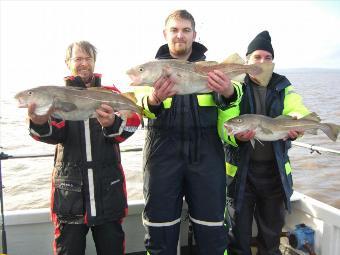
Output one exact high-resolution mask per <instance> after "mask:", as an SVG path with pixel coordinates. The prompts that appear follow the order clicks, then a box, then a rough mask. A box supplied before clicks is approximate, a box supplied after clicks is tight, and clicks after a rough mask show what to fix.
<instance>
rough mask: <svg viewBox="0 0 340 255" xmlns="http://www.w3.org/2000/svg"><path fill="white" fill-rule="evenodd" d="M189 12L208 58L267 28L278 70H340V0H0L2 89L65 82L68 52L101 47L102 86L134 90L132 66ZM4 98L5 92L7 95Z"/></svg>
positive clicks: (243, 45) (241, 45)
mask: <svg viewBox="0 0 340 255" xmlns="http://www.w3.org/2000/svg"><path fill="white" fill-rule="evenodd" d="M176 9H187V10H188V11H189V12H190V13H192V14H193V16H194V18H195V21H196V30H197V38H196V41H198V42H200V43H202V44H204V45H205V46H207V48H208V49H209V50H208V52H207V60H215V61H222V60H224V59H225V58H227V56H228V55H230V54H232V53H234V52H237V53H238V54H240V56H242V57H244V55H245V52H246V49H247V46H248V44H249V42H250V41H251V40H252V39H253V38H254V37H255V36H256V35H257V34H258V33H259V32H261V31H263V30H268V31H269V32H270V35H271V37H272V44H273V47H274V51H275V59H274V62H275V64H276V67H275V68H277V69H278V68H337V69H340V32H339V28H340V1H129V0H126V1H13V0H11V1H4V0H0V40H1V41H0V50H1V51H0V68H1V69H0V86H1V87H0V89H1V91H0V92H1V95H5V94H6V91H8V90H11V91H13V90H17V91H19V90H21V89H27V88H31V87H35V86H39V85H63V77H64V76H67V75H68V74H69V72H68V69H67V68H66V65H65V63H64V58H65V50H66V48H67V46H68V45H69V44H70V43H71V42H73V41H79V40H87V41H89V42H91V43H92V44H93V45H95V46H96V47H97V49H98V56H97V63H96V70H95V71H96V72H98V73H102V74H103V79H102V81H103V84H105V85H110V84H112V83H114V84H115V85H116V86H117V87H119V88H120V89H121V90H123V91H127V90H131V87H129V86H128V83H129V82H130V80H129V78H128V77H127V75H126V74H125V72H126V70H127V69H129V68H130V67H132V66H135V65H138V64H141V63H144V62H147V61H149V60H151V59H153V58H154V56H155V53H156V51H157V50H158V48H159V46H160V45H162V44H164V43H165V40H164V38H163V34H162V30H163V28H164V20H165V18H166V17H167V15H168V14H169V13H171V12H172V11H174V10H176ZM1 95H0V97H1Z"/></svg>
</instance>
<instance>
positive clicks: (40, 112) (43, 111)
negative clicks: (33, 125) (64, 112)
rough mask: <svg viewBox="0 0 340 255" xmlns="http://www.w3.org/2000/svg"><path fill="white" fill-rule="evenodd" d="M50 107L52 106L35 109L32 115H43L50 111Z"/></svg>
mask: <svg viewBox="0 0 340 255" xmlns="http://www.w3.org/2000/svg"><path fill="white" fill-rule="evenodd" d="M51 107H52V104H49V105H46V106H45V107H37V108H35V110H34V113H35V114H36V115H45V114H46V113H47V112H48V111H49V110H50V108H51Z"/></svg>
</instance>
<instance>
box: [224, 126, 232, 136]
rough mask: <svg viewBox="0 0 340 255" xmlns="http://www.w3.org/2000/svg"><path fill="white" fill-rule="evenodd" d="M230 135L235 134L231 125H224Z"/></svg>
mask: <svg viewBox="0 0 340 255" xmlns="http://www.w3.org/2000/svg"><path fill="white" fill-rule="evenodd" d="M224 127H225V129H226V130H227V133H228V135H234V132H233V129H232V128H231V127H230V126H227V125H224Z"/></svg>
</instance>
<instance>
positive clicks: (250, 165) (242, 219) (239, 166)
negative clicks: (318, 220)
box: [219, 31, 309, 255]
mask: <svg viewBox="0 0 340 255" xmlns="http://www.w3.org/2000/svg"><path fill="white" fill-rule="evenodd" d="M246 55H247V63H248V64H254V63H263V62H268V63H271V62H272V61H273V58H274V50H273V47H272V44H271V38H270V35H269V33H268V32H267V31H263V32H261V33H260V34H258V35H257V36H256V37H255V38H254V39H253V40H252V41H251V43H250V44H249V46H248V51H247V54H246ZM236 91H237V93H238V98H239V99H238V100H237V101H236V104H234V106H233V107H231V108H229V109H228V110H226V111H225V112H223V113H222V114H221V115H220V118H219V122H220V123H219V132H220V135H221V136H222V137H223V138H224V140H225V141H226V146H225V152H226V161H227V163H226V166H227V178H228V197H230V198H231V199H232V201H233V207H234V209H235V213H234V215H233V221H234V223H235V225H234V227H233V236H234V240H232V243H231V247H230V252H231V254H242V255H251V250H250V244H251V237H252V221H253V216H254V217H255V220H256V223H257V227H258V236H257V243H258V254H261V255H264V254H268V255H269V254H271V255H274V254H275V255H276V254H281V252H280V251H279V241H280V233H281V230H282V227H283V225H284V215H285V208H286V209H288V210H290V196H291V195H292V192H293V189H292V185H293V183H292V173H291V167H290V163H289V158H288V155H287V152H288V149H289V148H290V147H291V142H290V140H291V139H295V138H297V137H298V136H299V135H302V133H299V132H297V131H296V130H291V131H290V132H289V137H287V138H288V139H287V140H278V141H273V142H261V143H262V144H260V143H259V142H256V143H255V147H254V148H253V147H252V146H251V143H250V139H252V138H254V136H255V132H254V131H253V130H249V131H245V132H242V133H239V134H237V135H235V137H234V136H227V135H226V131H225V130H224V129H223V122H224V121H226V120H228V119H230V118H232V117H235V116H238V115H242V114H249V113H252V114H262V115H266V116H270V117H277V116H279V115H290V116H294V117H297V118H300V117H302V116H305V115H307V114H308V113H309V111H308V110H307V108H306V107H305V106H304V105H303V103H302V99H301V97H300V96H299V95H298V94H297V93H295V91H294V89H293V87H292V85H291V84H290V82H289V80H288V79H287V78H286V77H284V76H282V75H279V74H276V73H272V76H271V79H270V81H269V83H268V84H258V83H257V82H256V79H255V78H254V77H252V76H249V75H247V76H246V78H245V80H244V83H242V84H239V86H238V87H236Z"/></svg>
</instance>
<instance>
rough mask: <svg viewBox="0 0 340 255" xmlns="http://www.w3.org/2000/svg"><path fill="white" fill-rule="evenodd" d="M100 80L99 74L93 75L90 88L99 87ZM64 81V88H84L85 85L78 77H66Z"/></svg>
mask: <svg viewBox="0 0 340 255" xmlns="http://www.w3.org/2000/svg"><path fill="white" fill-rule="evenodd" d="M101 78H102V75H101V74H98V73H94V74H93V78H92V81H91V87H101ZM64 81H65V85H66V86H70V87H79V88H86V86H85V83H84V82H83V80H82V79H81V78H80V77H79V76H66V77H65V78H64Z"/></svg>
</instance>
